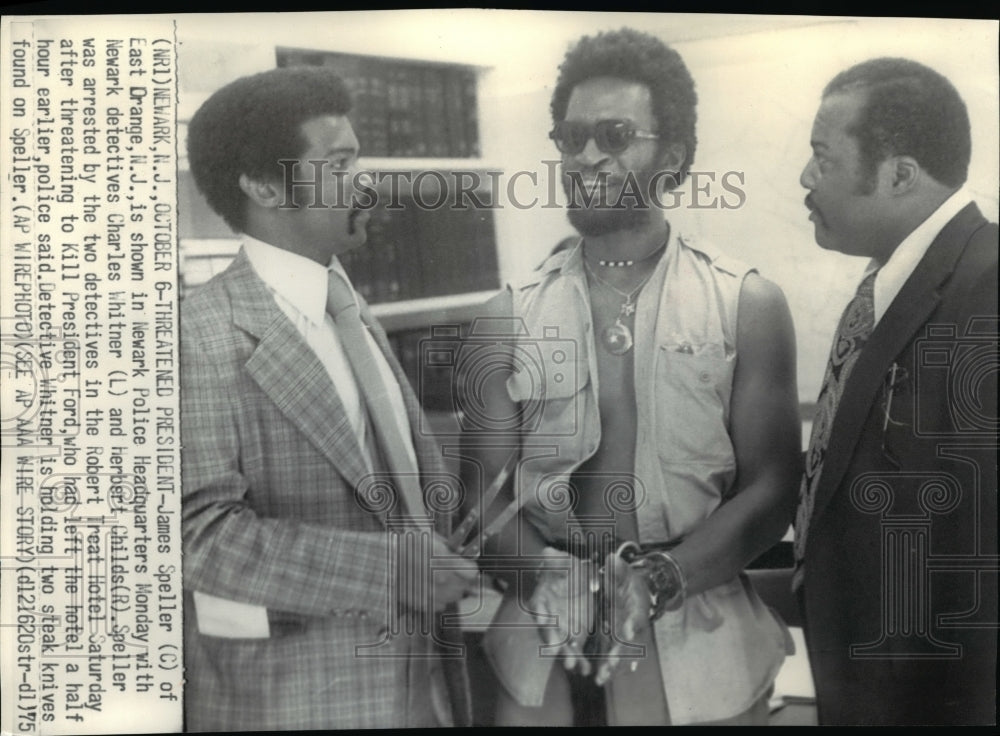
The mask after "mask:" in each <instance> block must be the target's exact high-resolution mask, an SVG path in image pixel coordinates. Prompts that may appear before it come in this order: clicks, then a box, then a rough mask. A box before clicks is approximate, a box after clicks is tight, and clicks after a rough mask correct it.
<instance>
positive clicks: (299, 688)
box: [181, 251, 466, 731]
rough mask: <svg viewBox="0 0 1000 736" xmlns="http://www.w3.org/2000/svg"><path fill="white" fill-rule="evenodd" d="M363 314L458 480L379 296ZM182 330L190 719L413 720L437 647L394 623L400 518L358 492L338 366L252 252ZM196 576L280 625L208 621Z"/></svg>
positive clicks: (427, 442) (435, 466) (191, 302)
mask: <svg viewBox="0 0 1000 736" xmlns="http://www.w3.org/2000/svg"><path fill="white" fill-rule="evenodd" d="M362 319H363V320H364V321H365V322H366V323H367V324H368V326H369V329H370V330H371V331H372V334H373V336H374V337H375V340H376V342H377V343H378V344H379V346H380V348H381V350H382V352H383V354H384V355H385V357H386V358H387V359H388V361H389V364H390V365H391V366H392V368H393V371H394V373H395V375H396V378H397V381H398V382H399V385H400V388H401V390H402V392H403V398H404V402H405V404H406V408H407V413H408V415H409V419H410V424H411V427H413V432H412V436H413V442H414V447H415V450H416V452H417V457H418V462H419V465H420V470H421V476H422V480H423V481H424V482H425V483H426V482H427V481H428V480H431V479H435V478H436V479H444V480H445V481H446V482H447V478H445V473H444V469H443V467H442V464H441V454H440V450H439V449H438V447H437V445H436V444H435V443H434V441H433V439H432V438H429V437H426V436H424V435H422V434H421V432H420V431H419V429H418V427H419V426H420V422H419V419H420V416H419V412H420V408H419V405H418V403H417V399H416V397H415V396H414V394H413V391H412V390H411V388H410V386H409V384H408V383H407V379H406V377H405V375H404V374H403V372H402V370H401V369H400V367H399V364H398V362H397V361H396V360H395V358H394V357H393V356H392V354H391V351H390V349H389V345H388V342H387V340H386V338H385V334H384V333H383V332H382V330H381V328H380V327H379V326H378V325H377V323H375V322H374V320H373V319H372V317H371V315H370V314H369V313H368V310H367V308H366V307H365V306H364V305H363V306H362ZM181 328H182V334H181V389H182V400H181V408H182V415H181V418H182V440H183V451H182V456H181V457H182V470H183V493H184V502H183V512H184V514H183V531H184V558H183V559H184V587H185V589H186V591H187V593H186V599H185V602H186V603H187V604H188V605H187V607H186V611H187V615H186V616H185V659H186V661H185V665H186V676H187V684H186V689H185V701H186V715H187V728H188V729H189V730H262V731H268V730H277V729H316V728H322V729H332V728H371V727H382V728H384V727H399V726H407V725H410V723H411V720H410V717H411V715H412V713H413V711H414V709H415V707H416V706H418V705H421V706H426V704H427V703H429V702H430V699H431V694H432V688H431V678H430V675H429V674H428V673H429V672H430V670H431V669H432V668H433V667H435V666H437V667H438V669H440V663H439V662H438V660H437V659H436V658H435V657H433V654H432V652H433V648H434V646H436V645H435V643H434V642H431V641H429V637H427V638H425V640H422V641H417V642H408V641H406V639H405V638H403V637H399V636H395V637H393V636H389V634H388V633H387V632H388V631H389V630H392V629H394V628H395V627H397V626H399V625H400V624H399V620H398V619H397V610H396V608H395V606H394V605H393V603H392V602H391V601H393V600H394V599H395V592H394V590H395V589H394V583H393V574H392V573H391V572H390V571H391V570H392V569H393V568H392V566H391V565H390V564H389V559H390V557H389V555H390V546H389V534H388V533H387V531H386V517H385V514H384V513H381V512H379V510H378V509H374V508H372V506H371V504H367V505H366V504H365V503H363V502H362V501H361V499H359V498H358V496H357V494H356V492H355V491H356V489H357V488H358V486H359V484H360V483H362V480H363V478H364V477H365V476H366V475H367V470H366V466H365V463H364V461H363V459H362V458H363V454H362V452H363V451H362V448H361V446H360V444H359V443H358V439H357V437H356V435H355V434H354V432H353V431H352V430H351V427H350V425H349V423H348V420H347V417H346V414H345V411H344V408H343V405H342V404H341V402H340V399H339V397H338V396H337V392H336V390H335V388H334V386H333V383H332V382H331V381H330V378H329V376H328V375H327V373H326V371H325V370H324V369H323V366H322V365H321V363H320V362H319V360H318V359H317V358H316V356H315V355H314V354H313V352H312V351H311V350H310V349H309V347H308V346H307V344H306V342H305V340H304V339H303V338H302V337H301V336H300V335H299V333H298V332H297V331H296V329H295V327H294V326H293V325H292V323H291V322H290V321H289V320H288V318H287V317H286V316H285V315H284V313H283V312H282V311H281V310H280V309H279V308H278V306H277V305H276V304H275V302H274V299H273V297H272V296H271V294H270V293H269V292H268V290H267V288H266V286H265V285H264V283H263V281H261V280H260V278H259V277H258V276H257V274H256V273H255V272H254V271H253V268H252V267H251V265H250V262H249V260H248V259H247V257H246V255H245V254H244V253H243V252H242V251H241V252H240V254H239V255H238V256H237V257H236V259H235V261H234V262H233V264H232V265H231V266H230V267H229V268H228V269H227V270H226V271H225V272H224V273H222V274H220V275H219V276H218V277H216V278H215V279H213V280H212V281H210V282H209V283H208V284H207V285H206V286H204V287H203V288H201V289H200V290H199V291H197V292H195V293H194V294H192V295H191V296H190V297H188V298H187V299H186V300H185V302H184V304H183V309H182V315H181ZM195 591H198V592H201V593H208V594H211V595H213V596H216V597H218V598H221V599H225V600H226V601H235V602H237V603H242V604H246V605H247V606H255V607H257V608H256V609H254V610H255V611H257V612H258V613H260V612H261V609H266V613H265V615H266V618H267V626H266V627H265V629H266V631H265V633H266V636H264V637H260V636H259V635H258V634H257V633H256V632H255V631H253V630H252V629H251V630H250V631H251V633H253V634H254V635H253V636H250V635H244V636H241V634H240V631H239V630H238V628H237V626H236V622H235V621H231V624H232V631H231V632H230V631H227V630H226V628H225V627H226V622H227V621H230V620H231V619H233V618H234V617H233V616H229V617H228V618H227V617H226V616H225V615H223V616H221V618H222V626H221V629H222V630H221V633H222V635H221V636H220V635H218V633H213V632H209V633H211V634H212V635H208V634H206V633H205V632H204V631H203V630H200V627H199V623H202V624H204V623H205V622H204V621H202V622H199V620H198V616H197V615H196V612H195V609H194V607H193V606H191V605H190V604H191V601H192V595H193V593H194V592H195ZM206 618H207V617H206ZM201 628H205V627H204V626H203V627H201ZM403 628H404V629H405V628H406V627H405V626H403ZM219 629H220V627H219V626H216V627H215V629H214V630H213V631H214V632H219ZM414 652H418V653H421V654H423V655H424V657H417V658H415V657H413V656H411V655H412V654H413V653H414ZM454 662H455V660H449V663H454ZM459 664H460V660H459ZM423 665H428V668H427V669H426V670H421V672H422V673H423V676H422V677H420V678H419V679H417V678H415V676H414V674H415V673H416V672H417V670H416V669H415V668H417V667H421V666H423ZM460 674H461V673H460ZM456 681H458V682H459V684H461V677H458V678H457V680H456ZM458 694H459V696H460V697H466V696H465V695H463V694H462V693H461V692H459V693H458Z"/></svg>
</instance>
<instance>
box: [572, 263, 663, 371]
mask: <svg viewBox="0 0 1000 736" xmlns="http://www.w3.org/2000/svg"><path fill="white" fill-rule="evenodd" d="M583 265H584V266H585V267H586V269H587V273H589V274H590V275H591V276H593V277H594V279H595V280H596V281H597V282H598V283H600V284H603V285H604V286H606V287H608V288H609V289H611V290H612V291H614V292H615V293H616V294H618V295H619V296H621V297H624V299H625V301H624V302H622V305H621V308H620V309H619V310H618V316H617V317H616V318H615V323H614V324H613V325H611V326H610V327H606V328H604V330H602V331H601V343H602V344H603V345H604V349H605V350H607V351H608V352H609V353H611V354H612V355H625V353H627V352H628V351H629V350H631V349H632V343H633V340H632V331H631V330H630V329H629V328H628V326H627V325H625V324H624V323H623V322H622V318H624V317H631V316H632V315H633V314H635V301H633V300H634V299H635V295H636V294H638V293H639V291H640V290H641V289H642V287H643V286H645V285H646V282H647V281H649V279H650V278H651V277H652V275H653V271H655V270H656V269H653V271H650V272H649V273H648V274H646V277H645V278H644V279H643V280H642V281H640V282H639V285H638V286H636V287H635V288H634V289H632V291H631V292H630V293H625V292H624V291H622V290H621V289H619V288H617V287H616V286H613V285H612V284H609V283H608V282H607V281H605V280H604V279H602V278H601V277H600V276H598V275H597V274H596V273H594V270H593V269H592V268H591V267H590V264H588V263H587V260H586V259H584V261H583Z"/></svg>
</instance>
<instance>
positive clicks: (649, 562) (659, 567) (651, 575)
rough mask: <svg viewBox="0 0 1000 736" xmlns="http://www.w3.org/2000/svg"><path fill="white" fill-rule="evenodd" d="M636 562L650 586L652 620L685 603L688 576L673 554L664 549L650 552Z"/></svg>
mask: <svg viewBox="0 0 1000 736" xmlns="http://www.w3.org/2000/svg"><path fill="white" fill-rule="evenodd" d="M636 564H637V566H638V567H640V568H641V569H642V570H643V575H644V577H645V580H646V586H647V587H648V588H649V597H650V612H649V620H650V621H655V620H656V619H658V618H659V617H660V616H662V615H663V614H664V613H665V612H667V611H676V610H677V609H679V608H680V607H681V606H682V605H684V598H685V596H686V594H687V577H686V576H685V575H684V569H683V568H682V567H681V566H680V564H679V563H678V562H677V560H676V559H674V557H673V555H671V554H670V553H669V552H662V551H657V552H650V553H648V554H646V555H644V556H643V557H642V558H641V559H640V560H639V561H638V562H637V563H636Z"/></svg>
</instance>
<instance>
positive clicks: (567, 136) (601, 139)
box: [549, 120, 660, 154]
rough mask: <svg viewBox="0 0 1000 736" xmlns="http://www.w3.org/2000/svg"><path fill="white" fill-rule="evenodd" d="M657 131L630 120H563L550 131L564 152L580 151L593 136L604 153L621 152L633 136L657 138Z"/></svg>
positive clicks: (557, 146)
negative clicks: (638, 126) (642, 128)
mask: <svg viewBox="0 0 1000 736" xmlns="http://www.w3.org/2000/svg"><path fill="white" fill-rule="evenodd" d="M659 137H660V136H658V135H657V134H656V133H650V132H649V131H648V130H640V129H639V128H636V127H635V124H634V123H632V121H630V120H598V121H597V122H596V123H593V124H591V123H582V122H578V121H575V120H563V121H562V122H561V123H556V127H555V128H553V129H552V132H550V133H549V138H551V139H552V140H554V141H555V142H556V148H558V149H559V150H560V151H562V152H563V153H570V154H574V153H580V151H582V150H583V149H584V148H586V146H587V141H589V140H590V139H591V138H593V139H594V142H595V143H596V144H597V147H598V148H599V149H600V150H602V151H603V152H604V153H621V152H622V151H624V150H625V149H626V148H628V147H629V145H630V144H631V143H632V139H633V138H645V139H649V140H655V139H657V138H659Z"/></svg>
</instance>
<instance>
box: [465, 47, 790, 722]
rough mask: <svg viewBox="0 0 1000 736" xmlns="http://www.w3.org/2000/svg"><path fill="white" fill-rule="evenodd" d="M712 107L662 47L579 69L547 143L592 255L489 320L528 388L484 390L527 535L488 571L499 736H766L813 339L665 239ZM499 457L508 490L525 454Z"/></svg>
mask: <svg viewBox="0 0 1000 736" xmlns="http://www.w3.org/2000/svg"><path fill="white" fill-rule="evenodd" d="M695 103H696V95H695V90H694V83H693V80H692V79H691V76H690V74H689V72H688V70H687V68H686V67H685V65H684V63H683V61H682V60H681V58H680V57H679V55H678V54H677V53H676V52H675V51H673V50H672V49H670V48H669V47H667V46H665V45H664V44H663V43H662V42H660V41H659V40H658V39H656V38H654V37H652V36H649V35H647V34H644V33H638V32H635V31H632V30H628V29H623V30H621V31H617V32H609V33H602V34H599V35H597V36H594V37H586V38H583V39H582V40H581V41H580V42H579V43H578V44H577V45H576V46H575V47H574V48H573V49H572V50H571V51H570V52H569V53H568V54H567V56H566V58H565V60H564V62H563V64H562V66H561V67H560V75H559V79H558V82H557V84H556V88H555V91H554V93H553V98H552V103H551V108H552V115H553V120H554V122H555V126H554V128H553V130H552V132H551V134H550V137H551V138H552V139H553V140H554V142H555V144H556V145H557V146H558V148H559V150H560V151H561V153H562V175H563V184H564V188H565V190H566V194H567V199H568V216H569V220H570V222H571V223H572V224H573V225H574V227H575V228H576V229H577V231H578V232H579V233H580V235H581V237H580V238H579V239H578V240H577V241H576V242H575V243H574V244H572V245H571V246H570V247H567V248H563V249H560V250H558V251H557V252H555V253H553V254H552V255H551V256H550V257H549V258H548V259H547V260H546V261H545V263H543V264H542V265H541V266H540V267H539V268H538V269H537V270H536V271H535V272H534V273H533V274H532V275H531V277H530V278H528V279H527V280H525V281H524V282H523V283H519V284H515V285H511V286H510V287H509V288H508V289H507V290H505V291H504V292H503V293H502V294H501V295H499V296H498V297H497V298H496V299H495V300H494V301H493V303H492V304H491V307H492V311H491V314H492V315H494V316H498V317H502V316H508V317H511V318H512V319H511V323H510V325H508V327H509V328H510V331H511V332H510V334H512V335H515V336H516V337H515V338H514V339H512V340H509V341H505V342H504V345H505V346H506V347H503V346H501V347H498V351H500V350H502V351H504V352H503V355H504V359H505V361H508V362H507V365H508V368H509V370H508V371H507V373H505V374H504V373H501V374H500V376H499V377H500V378H502V379H504V380H499V381H498V380H495V379H496V378H497V377H498V376H497V374H495V373H494V374H492V375H491V377H490V378H491V380H489V381H486V380H483V381H481V382H478V383H476V384H475V385H470V386H466V387H465V388H466V390H468V391H469V392H470V394H472V392H474V395H475V396H476V397H477V398H478V399H479V400H481V401H482V402H483V405H484V406H485V407H486V409H485V411H486V412H487V413H488V414H489V416H491V417H494V418H497V420H498V421H499V420H500V419H501V418H509V417H513V418H514V419H512V420H511V421H509V422H508V425H509V427H510V434H511V435H514V439H513V440H510V441H509V443H508V445H507V446H508V447H509V446H514V447H516V448H517V450H515V451H516V452H519V453H520V462H519V465H518V469H517V472H516V473H515V481H514V483H513V484H512V486H510V487H508V488H507V489H506V491H507V493H508V497H509V498H512V499H515V500H516V502H517V503H520V504H521V505H522V513H521V515H520V517H519V519H518V522H517V523H516V524H511V525H510V527H509V528H508V530H507V533H505V534H501V535H500V538H499V539H498V540H497V541H496V543H495V545H494V546H493V547H492V548H489V547H488V549H487V555H486V556H484V559H483V561H482V564H483V565H484V566H489V567H491V569H492V568H500V567H502V564H501V563H502V561H503V559H502V558H503V556H508V557H509V556H513V557H514V558H515V559H516V560H517V568H518V569H517V570H516V571H515V572H514V573H513V574H512V573H505V572H504V571H502V570H500V571H498V572H497V573H496V574H497V577H498V578H500V579H501V581H502V583H501V584H505V586H506V589H505V596H504V600H503V603H502V604H501V606H500V609H499V610H498V612H497V614H496V616H495V618H494V620H493V623H492V626H491V628H490V631H489V632H488V633H487V635H486V637H485V639H484V647H485V651H486V653H487V656H488V657H489V659H490V661H491V662H492V664H493V666H494V671H495V672H496V674H497V677H498V679H499V682H500V683H501V685H502V687H501V688H498V695H497V697H498V705H497V718H496V722H497V724H498V725H527V724H543V725H574V724H575V725H605V724H607V725H666V724H675V725H683V724H693V723H727V724H752V723H756V724H761V723H766V722H767V715H768V711H767V696H768V693H769V691H770V689H771V686H772V683H773V679H774V677H775V675H776V674H777V671H778V669H779V668H780V666H781V664H782V662H783V659H784V656H785V653H786V636H785V631H784V628H783V626H782V625H781V623H780V622H779V621H778V620H776V618H775V617H774V615H772V613H771V612H770V611H769V610H768V609H767V608H766V607H765V606H764V605H763V603H762V602H761V601H760V599H759V598H758V597H757V595H756V594H755V593H754V591H753V589H752V587H751V586H750V585H749V583H748V582H747V581H746V579H745V578H742V577H741V576H740V573H741V571H742V570H743V568H744V567H745V566H746V565H747V564H748V563H749V562H750V561H751V560H753V559H754V558H755V557H756V556H757V555H759V554H760V553H762V552H763V551H765V550H766V549H768V548H769V547H771V546H772V545H773V544H775V543H776V542H777V541H778V540H779V539H780V538H781V536H782V534H783V533H784V532H785V531H786V529H787V528H788V519H789V518H790V514H791V509H792V508H793V505H794V502H795V491H796V480H797V477H798V468H799V450H800V425H799V420H798V400H797V391H796V384H795V357H794V356H795V350H794V336H793V328H792V323H791V318H790V315H789V312H788V308H787V306H786V303H785V299H784V296H783V295H782V294H781V292H780V291H779V289H778V288H777V287H776V286H774V285H773V284H771V283H770V282H768V281H766V280H764V279H763V278H761V277H760V276H759V275H757V274H756V273H755V272H754V271H753V270H752V269H749V268H748V267H746V266H744V265H742V264H740V263H739V262H737V261H735V260H733V259H731V258H729V257H728V256H726V255H723V254H722V253H721V252H719V251H717V250H715V249H714V248H712V247H711V246H709V245H707V244H703V243H698V242H695V241H694V240H693V239H691V238H689V237H687V236H685V235H684V234H682V233H680V232H678V231H677V229H676V227H675V226H674V225H673V224H672V223H670V222H667V221H665V220H664V213H663V201H664V197H665V195H666V194H667V193H669V192H670V190H672V189H673V188H675V187H677V186H680V185H682V183H683V181H684V179H685V173H686V172H687V170H688V169H689V167H690V165H691V162H692V160H693V156H694V151H695ZM495 324H501V323H500V322H498V323H495ZM555 337H558V342H556V341H555V340H554V338H555ZM532 356H534V357H532ZM475 378H476V377H475V376H471V375H470V376H469V377H468V380H470V381H471V380H474V379H475ZM515 425H516V426H515ZM482 436H483V439H481V438H480V436H478V435H476V434H475V433H471V432H470V433H469V435H468V436H467V437H466V442H467V445H468V447H469V450H470V451H471V452H472V453H474V457H475V458H476V460H477V461H478V467H480V468H482V470H483V472H482V476H483V477H486V478H491V477H494V476H495V475H496V474H497V473H498V472H499V470H500V468H501V467H502V466H503V464H504V462H505V461H504V458H505V457H506V456H507V455H508V454H509V452H510V451H509V450H508V449H507V447H504V446H503V445H504V443H502V442H498V441H497V440H496V439H495V437H492V438H486V433H482ZM508 567H509V565H508Z"/></svg>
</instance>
